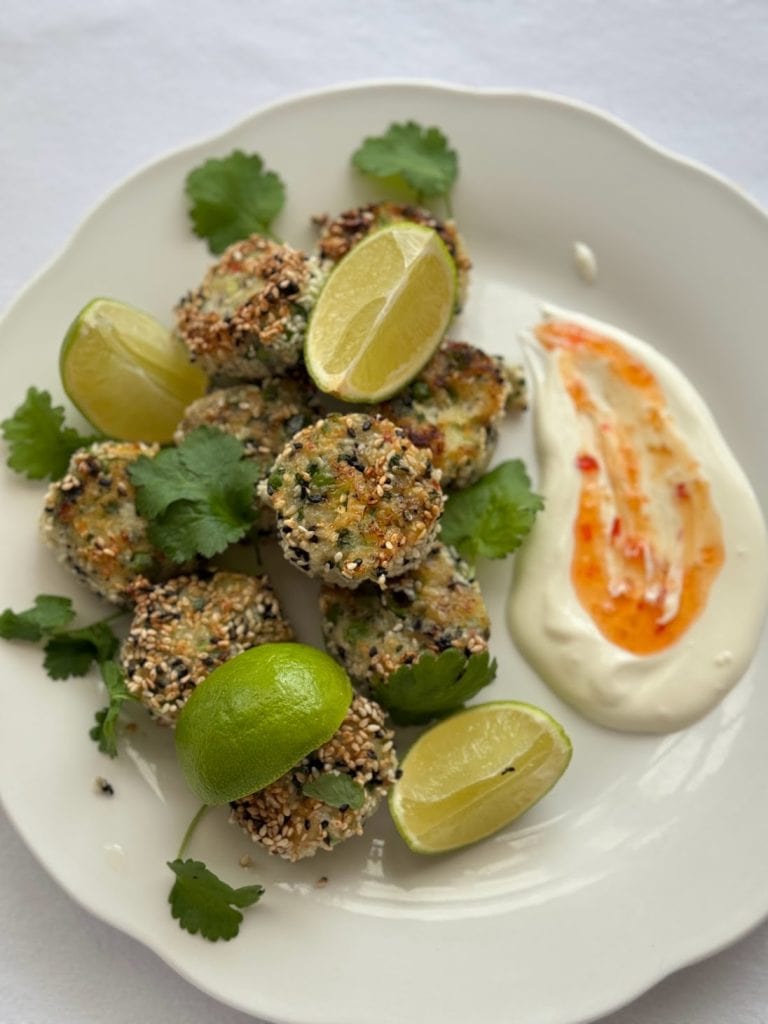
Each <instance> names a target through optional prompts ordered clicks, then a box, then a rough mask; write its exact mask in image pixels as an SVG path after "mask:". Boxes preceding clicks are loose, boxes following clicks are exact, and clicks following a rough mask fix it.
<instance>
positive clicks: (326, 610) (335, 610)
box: [320, 542, 491, 683]
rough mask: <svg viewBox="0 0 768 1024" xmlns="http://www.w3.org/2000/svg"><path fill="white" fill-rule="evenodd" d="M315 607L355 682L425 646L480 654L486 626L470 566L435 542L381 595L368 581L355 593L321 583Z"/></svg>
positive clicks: (413, 657) (383, 672) (390, 668)
mask: <svg viewBox="0 0 768 1024" xmlns="http://www.w3.org/2000/svg"><path fill="white" fill-rule="evenodd" d="M320 610H321V612H322V615H323V635H324V637H325V643H326V647H327V648H328V651H329V653H330V654H331V655H332V656H333V657H334V658H337V659H338V660H339V661H340V662H341V663H342V664H343V665H344V667H345V668H346V670H347V672H349V674H350V676H351V677H352V679H353V680H354V681H355V682H357V683H366V682H368V683H370V682H373V681H375V680H377V679H379V678H382V677H386V676H388V675H389V674H390V673H391V672H394V671H395V669H397V668H400V666H401V665H410V664H412V663H413V662H414V661H417V660H418V658H419V657H420V656H421V655H422V654H423V653H424V652H425V651H431V652H432V653H433V654H439V653H440V652H441V651H445V650H447V649H448V648H449V647H455V648H457V649H458V650H460V651H462V652H463V653H464V654H466V655H467V656H469V655H470V654H477V653H481V652H482V651H484V650H485V649H486V648H487V646H488V638H489V636H490V629H491V627H490V619H489V618H488V612H487V610H486V607H485V603H484V601H483V597H482V594H481V593H480V588H479V586H478V585H477V582H476V581H475V578H474V576H473V575H472V572H471V570H470V568H469V566H468V565H467V564H466V563H465V562H463V561H462V560H461V559H460V558H459V556H458V555H457V554H456V553H455V552H454V551H453V550H452V549H451V548H448V547H446V546H445V545H443V544H440V543H439V542H438V543H435V544H433V546H432V548H431V549H430V551H429V554H428V555H427V557H426V558H425V559H424V561H423V562H422V563H421V565H420V566H418V568H416V569H413V570H412V571H411V572H409V573H406V575H404V576H400V577H399V579H397V580H395V581H393V582H392V583H391V584H390V586H389V587H388V589H387V590H386V591H384V592H383V593H381V592H379V591H378V590H377V589H376V588H375V587H372V586H370V585H364V586H362V587H359V588H358V589H357V590H355V591H354V592H351V591H348V590H343V589H342V588H341V587H329V586H323V587H322V588H321V591H320Z"/></svg>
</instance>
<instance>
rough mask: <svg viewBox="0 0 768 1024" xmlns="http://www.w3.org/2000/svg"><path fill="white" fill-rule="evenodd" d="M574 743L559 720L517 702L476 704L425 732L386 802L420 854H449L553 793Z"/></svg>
mask: <svg viewBox="0 0 768 1024" xmlns="http://www.w3.org/2000/svg"><path fill="white" fill-rule="evenodd" d="M570 760H571V741H570V740H569V738H568V736H567V735H566V733H565V732H564V730H563V728H562V726H561V725H559V724H558V723H557V722H556V721H555V720H554V718H552V717H550V715H548V714H547V713H546V712H545V711H542V710H541V709H540V708H536V707H533V705H531V704H521V703H518V702H517V701H496V702H493V703H488V704H478V705H477V706H475V707H472V708H468V709H467V710H466V711H460V712H459V713H458V714H455V715H452V716H451V717H450V718H447V719H445V721H443V722H440V723H439V724H438V725H435V726H433V727H432V728H431V729H429V730H427V732H425V733H424V734H423V735H422V736H420V737H419V739H418V740H417V741H416V742H415V743H414V745H413V746H412V747H411V749H410V751H409V752H408V754H407V755H406V757H405V760H404V761H403V762H402V765H401V767H402V772H403V774H402V777H401V778H400V779H399V780H398V782H397V783H396V784H395V786H394V787H393V789H392V790H391V791H390V795H389V809H390V812H391V814H392V818H393V820H394V822H395V825H396V826H397V830H398V832H399V833H400V835H401V836H402V837H403V839H404V840H405V841H406V843H407V844H408V846H410V848H411V849H412V850H414V851H415V852H416V853H445V852H446V851H447V850H454V849H456V848H457V847H460V846H467V845H468V844H469V843H474V842H477V840H479V839H484V838H485V837H486V836H489V835H492V834H493V833H494V832H497V831H498V830H499V829H500V828H503V827H504V826H505V825H508V824H509V823H510V822H511V821H514V820H515V818H517V817H519V816H520V815H521V814H522V813H523V812H524V811H527V810H528V808H529V807H532V806H533V804H535V803H536V802H537V801H538V800H540V799H541V798H542V797H543V796H544V795H545V793H547V792H549V790H550V789H551V788H552V786H554V784H555V783H556V782H557V780H558V779H559V778H560V776H561V775H562V774H563V772H564V771H565V769H566V768H567V767H568V763H569V761H570Z"/></svg>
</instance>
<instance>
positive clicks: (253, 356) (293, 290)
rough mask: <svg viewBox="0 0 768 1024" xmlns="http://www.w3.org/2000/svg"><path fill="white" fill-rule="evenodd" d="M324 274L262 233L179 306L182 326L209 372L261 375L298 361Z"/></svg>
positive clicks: (232, 250)
mask: <svg viewBox="0 0 768 1024" xmlns="http://www.w3.org/2000/svg"><path fill="white" fill-rule="evenodd" d="M323 278H324V273H323V271H322V269H321V267H320V265H319V264H318V262H317V261H316V260H314V259H313V258H312V257H309V256H307V254H306V253H303V252H301V251H300V250H298V249H293V248H291V247H290V246H288V245H279V244H278V243H277V242H273V241H271V240H270V239H268V238H264V237H262V236H261V235H251V237H250V238H247V239H244V240H243V241H241V242H236V243H235V244H234V245H231V246H230V247H229V248H228V249H227V250H226V251H225V252H224V254H223V256H222V257H221V259H220V260H219V261H218V263H215V264H214V265H213V266H212V267H211V268H210V269H209V270H208V272H207V274H206V275H205V278H204V279H203V283H202V285H201V286H200V287H199V288H198V289H197V290H196V291H192V292H189V293H188V294H187V295H185V296H184V297H183V298H182V299H181V301H180V302H179V304H178V306H177V307H176V329H177V333H178V335H179V336H180V337H181V339H182V340H183V341H184V343H185V344H186V346H187V348H188V350H189V352H190V355H191V356H192V359H193V360H195V361H196V362H199V363H200V365H201V366H202V368H203V369H204V370H205V371H206V373H208V375H209V376H211V377H223V378H228V379H232V380H234V379H242V380H260V379H261V378H262V377H265V376H268V375H269V374H270V373H275V372H280V371H281V370H284V369H286V368H287V367H289V366H293V365H295V364H296V363H297V362H298V361H299V358H300V355H301V346H302V343H303V340H304V334H305V331H306V319H307V314H308V312H309V310H310V309H311V307H312V305H313V303H314V300H315V298H316V296H317V293H318V292H319V288H320V284H321V281H322V279H323Z"/></svg>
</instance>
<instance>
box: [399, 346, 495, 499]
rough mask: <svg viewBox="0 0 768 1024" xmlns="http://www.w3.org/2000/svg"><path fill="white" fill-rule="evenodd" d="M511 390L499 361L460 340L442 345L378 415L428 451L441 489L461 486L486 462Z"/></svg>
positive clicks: (479, 472) (484, 465) (481, 469)
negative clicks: (436, 469)
mask: <svg viewBox="0 0 768 1024" xmlns="http://www.w3.org/2000/svg"><path fill="white" fill-rule="evenodd" d="M511 390H512V387H511V383H510V374H509V371H508V370H507V368H506V366H505V364H504V361H503V360H502V359H501V358H500V357H498V356H489V355H487V354H486V353H485V352H482V351H481V350H480V349H478V348H475V347H474V346H473V345H469V344H467V343H466V342H463V341H445V342H443V344H442V345H441V347H440V348H439V349H438V350H437V352H436V353H435V355H434V356H433V357H432V359H431V360H430V361H429V362H428V363H427V365H426V366H425V367H424V369H423V370H422V371H421V373H420V374H419V375H418V377H416V378H415V379H414V380H412V381H411V383H410V384H409V385H408V386H407V387H406V388H405V389H404V390H403V391H402V392H401V393H400V394H399V395H397V396H396V397H395V398H393V399H391V400H390V401H389V402H385V403H384V405H382V406H381V407H380V411H381V413H382V415H383V416H387V417H388V418H389V419H391V420H392V421H393V422H395V423H397V424H398V426H401V427H403V429H404V430H405V431H406V432H407V434H408V436H409V437H410V439H411V440H412V441H413V443H414V444H415V445H417V446H418V447H420V448H429V449H430V451H431V452H432V456H433V458H434V460H435V465H436V466H437V467H438V468H439V469H441V470H442V473H443V476H442V483H443V486H444V487H456V488H458V487H466V486H467V485H468V484H470V483H472V482H473V481H474V480H476V479H477V478H478V477H479V476H480V475H481V474H482V473H483V471H484V470H485V468H486V466H487V465H488V463H489V461H490V458H491V455H492V454H493V449H494V446H495V444H496V439H497V435H498V424H499V422H500V421H501V419H502V417H503V416H504V412H505V409H506V406H507V402H508V401H509V397H510V393H511Z"/></svg>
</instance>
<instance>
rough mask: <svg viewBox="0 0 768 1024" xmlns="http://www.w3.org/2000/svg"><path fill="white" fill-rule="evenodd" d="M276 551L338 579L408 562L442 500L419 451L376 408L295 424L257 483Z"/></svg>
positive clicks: (344, 582) (396, 569)
mask: <svg viewBox="0 0 768 1024" xmlns="http://www.w3.org/2000/svg"><path fill="white" fill-rule="evenodd" d="M259 491H260V494H261V495H262V497H263V498H264V499H265V500H266V501H267V502H269V503H270V504H271V505H272V507H273V508H274V509H275V511H276V513H277V529H278V537H279V539H280V544H281V546H282V549H283V553H284V554H285V557H286V558H287V559H288V560H289V561H290V562H292V563H293V564H294V565H296V566H297V567H298V568H299V569H302V570H303V571H304V572H306V573H307V574H308V575H310V576H319V577H321V578H322V579H324V580H326V581H328V582H330V583H335V584H337V585H338V586H342V587H356V586H358V585H359V584H360V583H362V582H363V581H364V580H373V581H375V582H376V583H378V584H379V586H382V587H383V586H384V585H385V584H386V582H387V580H388V579H390V578H392V577H394V576H399V575H400V574H402V573H404V572H406V571H407V570H408V569H410V568H412V567H413V566H415V565H417V564H418V563H419V562H420V561H421V560H422V558H423V557H424V555H425V554H426V552H427V550H428V549H429V546H430V544H431V543H432V540H433V538H434V536H435V533H436V531H437V527H438V519H439V516H440V513H441V511H442V508H443V494H442V491H441V489H440V474H439V472H438V471H436V470H435V468H434V466H433V464H432V459H431V457H430V454H429V452H426V451H424V450H422V449H419V448H417V447H416V446H415V445H413V444H412V443H411V442H410V441H409V440H408V438H407V437H406V434H405V431H404V430H402V429H401V428H400V427H396V426H395V425H394V424H393V423H391V422H390V421H389V420H386V419H383V418H382V417H381V416H375V417H374V416H369V415H367V414H364V413H350V414H348V415H346V416H343V415H340V414H338V413H331V414H330V415H328V416H327V417H326V418H325V419H322V420H318V421H317V423H314V424H312V425H311V426H309V427H305V428H304V430H301V431H299V433H298V434H296V435H295V437H294V438H293V439H292V441H290V442H289V443H288V444H287V445H286V446H285V448H284V449H283V451H282V452H281V453H280V455H278V457H277V459H276V460H275V463H274V465H273V467H272V471H271V472H270V474H269V476H268V477H267V479H266V480H263V481H262V482H261V484H260V485H259Z"/></svg>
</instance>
